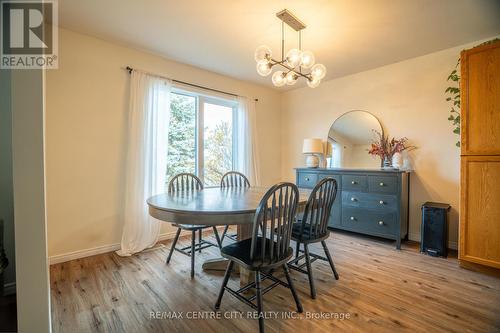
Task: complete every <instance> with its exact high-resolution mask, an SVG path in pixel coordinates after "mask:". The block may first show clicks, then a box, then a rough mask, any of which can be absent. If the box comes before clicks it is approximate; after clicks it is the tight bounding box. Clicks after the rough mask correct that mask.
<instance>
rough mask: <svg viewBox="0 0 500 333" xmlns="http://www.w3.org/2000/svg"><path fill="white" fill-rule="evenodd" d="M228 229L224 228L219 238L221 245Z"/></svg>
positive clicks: (227, 226) (227, 227)
mask: <svg viewBox="0 0 500 333" xmlns="http://www.w3.org/2000/svg"><path fill="white" fill-rule="evenodd" d="M228 229H229V225H226V226H225V227H224V231H223V232H222V237H221V238H220V241H221V243H222V242H223V241H224V237H226V234H227V230H228Z"/></svg>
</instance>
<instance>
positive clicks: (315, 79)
mask: <svg viewBox="0 0 500 333" xmlns="http://www.w3.org/2000/svg"><path fill="white" fill-rule="evenodd" d="M276 16H277V17H278V18H279V19H280V20H281V60H276V59H274V58H273V57H272V52H271V49H270V48H269V47H268V46H266V45H261V46H259V47H257V49H256V50H255V54H254V57H255V61H257V73H259V75H261V76H268V75H269V74H271V72H272V69H273V67H274V66H278V68H280V69H281V70H279V71H276V72H274V73H273V75H272V81H273V84H274V85H275V86H276V87H282V86H284V85H286V84H287V85H294V84H295V83H296V82H297V81H298V79H299V78H300V77H303V78H305V79H306V80H307V85H308V86H309V87H311V88H316V87H317V86H319V84H320V82H321V79H322V78H324V77H325V75H326V67H325V66H324V65H322V64H315V59H314V54H313V53H312V52H311V51H302V38H301V37H302V36H301V31H302V30H303V29H304V28H305V27H306V25H305V24H304V23H302V22H301V21H300V20H299V19H298V18H297V17H295V16H294V15H293V14H292V13H291V12H290V11H288V10H287V9H283V10H282V11H280V12H279V13H276ZM285 23H286V24H287V25H288V26H290V27H291V28H292V29H294V30H295V31H297V32H298V34H299V48H298V49H295V48H294V49H291V50H290V51H288V52H287V53H286V56H285V32H284V25H285Z"/></svg>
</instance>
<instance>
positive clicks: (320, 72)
mask: <svg viewBox="0 0 500 333" xmlns="http://www.w3.org/2000/svg"><path fill="white" fill-rule="evenodd" d="M311 75H312V77H313V78H315V79H318V80H321V79H322V78H324V77H325V75H326V67H325V66H323V65H322V64H316V65H314V66H312V68H311Z"/></svg>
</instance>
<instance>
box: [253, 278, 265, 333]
mask: <svg viewBox="0 0 500 333" xmlns="http://www.w3.org/2000/svg"><path fill="white" fill-rule="evenodd" d="M255 293H256V294H257V313H258V314H259V333H264V313H263V307H262V290H261V288H260V271H256V272H255Z"/></svg>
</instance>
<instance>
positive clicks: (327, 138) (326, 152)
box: [324, 109, 385, 167]
mask: <svg viewBox="0 0 500 333" xmlns="http://www.w3.org/2000/svg"><path fill="white" fill-rule="evenodd" d="M352 112H366V113H368V114H369V115H371V116H372V117H373V118H375V119H376V120H377V122H378V124H379V125H380V129H381V134H382V135H385V130H384V126H382V123H381V122H380V119H378V117H377V116H375V115H374V114H373V113H371V112H369V111H366V110H359V109H355V110H349V111H346V112H344V113H342V114H341V115H340V116H338V117H337V118H335V120H334V121H333V123H332V124H331V125H330V128H329V129H328V133H327V135H326V149H325V155H324V158H325V164H326V159H327V158H328V157H331V154H329V149H328V145H329V144H330V141H329V139H330V135H329V133H330V130H331V129H332V127H333V125H335V123H336V122H337V120H339V119H340V118H342V117H343V116H345V115H347V114H349V113H352ZM382 164H383V162H382V161H381V163H380V166H381V167H382ZM326 167H328V166H326Z"/></svg>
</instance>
